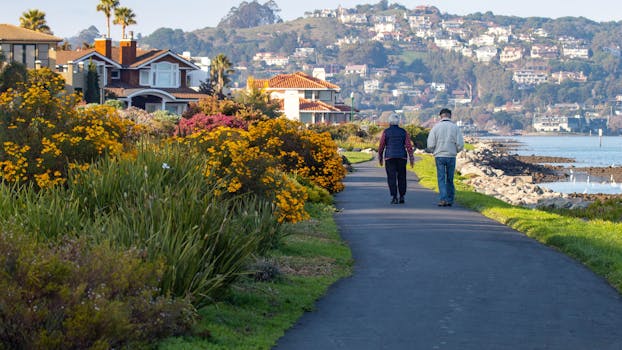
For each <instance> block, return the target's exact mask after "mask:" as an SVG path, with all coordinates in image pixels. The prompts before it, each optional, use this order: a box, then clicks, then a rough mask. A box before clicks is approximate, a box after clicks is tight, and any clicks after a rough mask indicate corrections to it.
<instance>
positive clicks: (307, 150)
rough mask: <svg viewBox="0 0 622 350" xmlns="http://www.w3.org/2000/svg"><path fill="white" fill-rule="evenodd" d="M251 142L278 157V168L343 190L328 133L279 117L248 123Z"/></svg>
mask: <svg viewBox="0 0 622 350" xmlns="http://www.w3.org/2000/svg"><path fill="white" fill-rule="evenodd" d="M248 131H249V133H250V137H251V145H252V146H256V147H260V148H261V149H262V151H264V152H267V153H269V154H271V155H273V156H274V157H276V159H277V161H278V166H279V168H280V169H281V170H282V171H285V172H290V173H295V174H296V175H298V176H302V177H304V178H308V179H309V180H311V181H312V182H313V183H315V184H317V185H319V186H322V187H324V188H325V189H327V190H329V191H330V192H339V191H341V190H343V183H342V180H343V178H344V177H345V175H346V170H345V168H344V167H343V165H342V161H341V157H340V156H339V154H338V153H337V145H336V144H335V142H334V141H333V140H332V139H331V137H330V134H328V133H316V132H314V131H311V130H303V129H302V124H301V123H299V122H295V121H292V120H288V119H284V118H279V119H272V120H268V121H264V122H260V123H257V124H255V125H251V126H249V130H248Z"/></svg>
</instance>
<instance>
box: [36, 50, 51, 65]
mask: <svg viewBox="0 0 622 350" xmlns="http://www.w3.org/2000/svg"><path fill="white" fill-rule="evenodd" d="M49 54H50V45H48V44H38V45H37V59H38V60H39V61H41V66H42V67H48V66H49V65H50V59H49V58H50V57H49Z"/></svg>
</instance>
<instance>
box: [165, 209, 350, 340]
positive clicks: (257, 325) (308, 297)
mask: <svg viewBox="0 0 622 350" xmlns="http://www.w3.org/2000/svg"><path fill="white" fill-rule="evenodd" d="M308 209H309V211H310V214H311V216H312V219H311V220H308V221H305V222H302V223H299V224H296V225H294V226H293V227H292V229H293V233H292V234H291V235H289V236H287V237H286V238H285V242H284V243H283V244H282V246H281V247H280V248H279V249H277V250H275V251H274V252H272V254H271V255H270V257H269V258H268V259H267V261H268V263H269V264H274V265H275V266H276V265H278V266H280V268H281V272H282V273H281V274H280V275H279V276H278V277H277V278H276V279H274V280H272V281H270V282H256V281H255V280H254V279H253V278H252V277H250V276H249V277H244V278H242V279H241V281H240V282H239V283H237V284H235V285H234V287H233V288H232V290H231V292H230V294H229V295H228V296H226V298H224V299H223V300H222V301H218V302H216V303H214V304H212V305H209V306H207V307H205V308H203V309H201V310H199V312H200V315H201V319H202V321H201V322H200V323H199V324H198V325H197V326H196V329H195V331H194V333H195V334H196V336H195V337H187V338H170V339H167V340H166V341H164V342H162V343H161V344H160V345H159V349H166V350H181V349H188V350H190V349H192V350H194V349H210V350H212V349H222V350H224V349H254V350H255V349H270V348H271V347H273V346H274V345H275V344H276V341H277V340H278V339H279V338H280V337H281V336H283V334H285V331H286V330H287V329H288V328H290V327H291V326H292V325H293V324H294V323H295V322H296V320H298V318H300V316H301V315H302V314H303V313H304V312H305V311H311V310H313V308H314V303H315V301H316V300H317V299H318V298H320V297H321V296H322V295H324V294H325V293H326V291H327V289H328V287H329V286H330V285H331V284H333V283H335V282H336V281H337V280H339V279H341V278H343V277H346V276H349V275H350V274H351V271H352V270H351V267H352V254H351V251H350V248H349V247H348V246H347V245H346V244H345V243H344V242H343V241H342V240H341V238H340V236H339V234H338V231H337V225H336V224H335V221H334V220H333V213H334V208H333V207H329V206H325V205H319V204H313V205H309V207H308Z"/></svg>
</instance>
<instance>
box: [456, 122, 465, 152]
mask: <svg viewBox="0 0 622 350" xmlns="http://www.w3.org/2000/svg"><path fill="white" fill-rule="evenodd" d="M456 132H457V133H458V135H456V140H457V141H456V150H457V151H458V152H460V151H462V150H463V149H464V138H463V137H462V132H461V131H460V127H456Z"/></svg>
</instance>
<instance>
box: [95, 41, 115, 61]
mask: <svg viewBox="0 0 622 350" xmlns="http://www.w3.org/2000/svg"><path fill="white" fill-rule="evenodd" d="M95 51H97V53H99V54H101V55H103V56H106V57H108V58H112V39H110V38H96V39H95Z"/></svg>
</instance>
